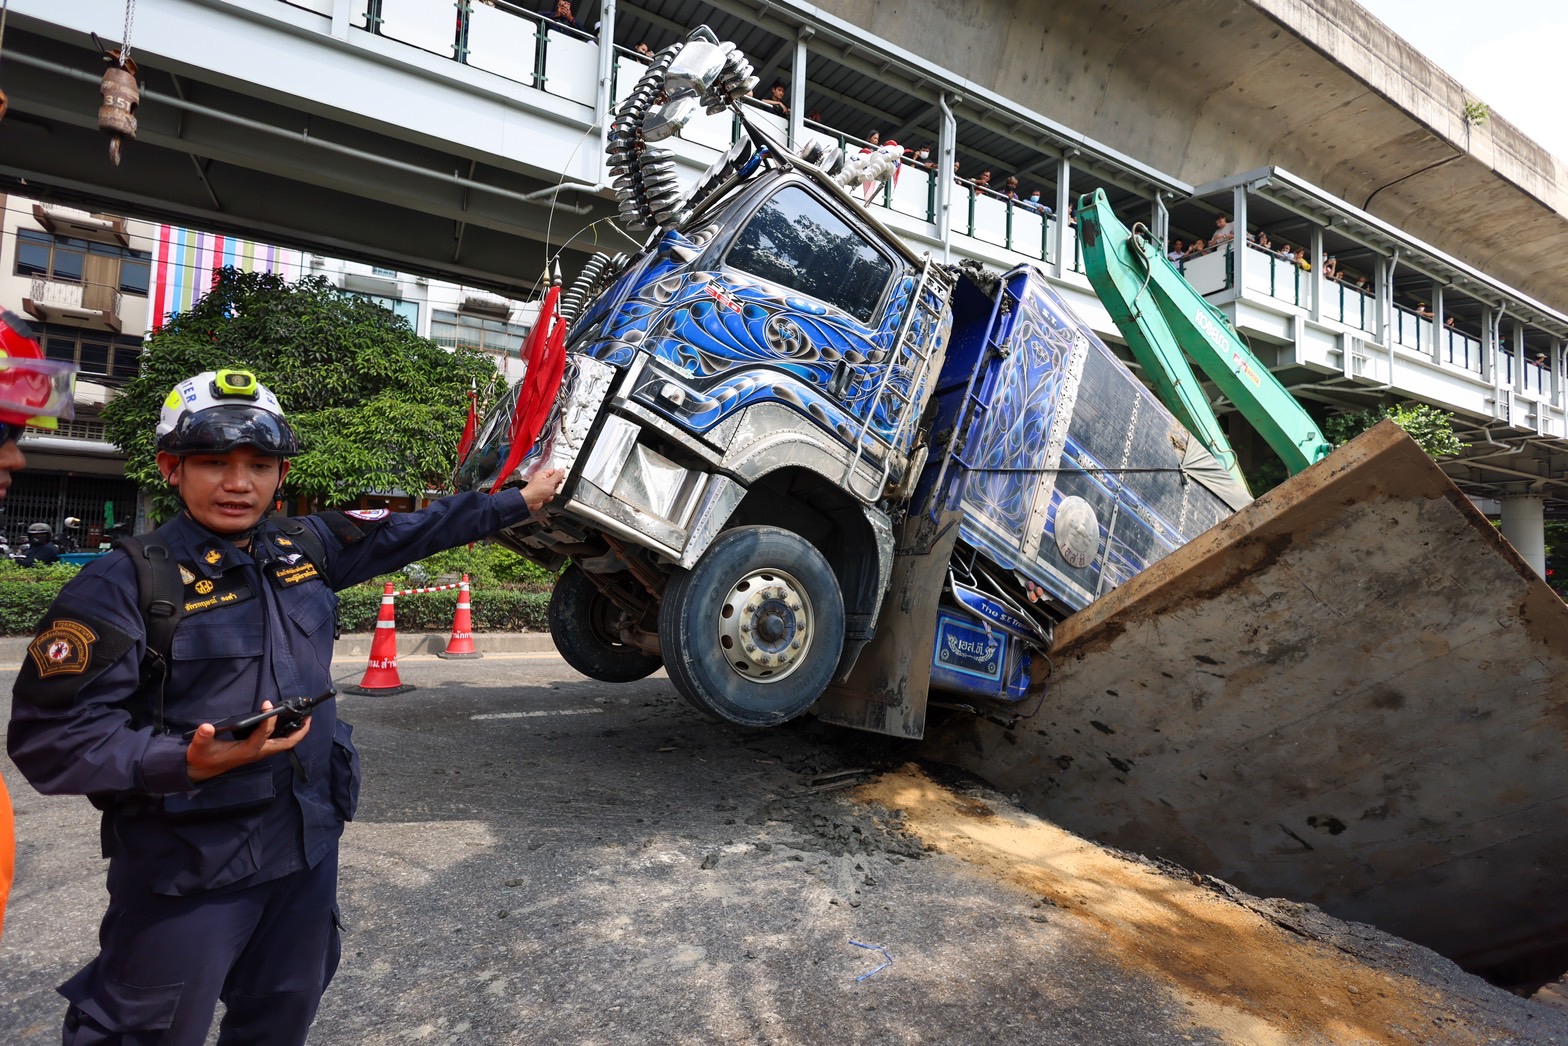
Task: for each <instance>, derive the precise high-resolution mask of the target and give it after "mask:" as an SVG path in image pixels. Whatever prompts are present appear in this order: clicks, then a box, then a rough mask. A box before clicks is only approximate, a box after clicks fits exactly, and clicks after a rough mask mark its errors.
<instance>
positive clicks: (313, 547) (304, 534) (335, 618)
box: [272, 516, 343, 640]
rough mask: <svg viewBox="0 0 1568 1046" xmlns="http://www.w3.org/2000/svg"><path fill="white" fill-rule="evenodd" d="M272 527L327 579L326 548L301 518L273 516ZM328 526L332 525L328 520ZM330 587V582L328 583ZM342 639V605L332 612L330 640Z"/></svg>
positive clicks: (317, 535) (318, 536)
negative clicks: (290, 542) (292, 543)
mask: <svg viewBox="0 0 1568 1046" xmlns="http://www.w3.org/2000/svg"><path fill="white" fill-rule="evenodd" d="M318 518H319V517H318ZM272 525H273V526H274V527H276V528H277V529H278V532H279V533H281V534H282V535H284V536H285V537H287V538H288V539H289V540H290V541H292V542H294V544H295V546H297V547H298V548H299V550H300V552H301V553H303V554H304V556H305V558H306V559H308V560H310V561H311V562H312V563H314V564H316V569H317V570H319V571H321V576H322V577H323V578H325V577H327V546H326V544H325V543H324V542H323V541H322V540H321V535H320V534H318V533H316V532H315V531H314V530H313V529H311V528H310V527H309V526H308V525H307V524H306V523H305V520H304V517H302V516H273V517H272ZM327 525H328V526H331V525H332V523H331V521H330V520H329V521H328V524H327ZM328 584H329V585H330V582H329V583H328ZM342 637H343V605H342V604H341V603H339V604H337V606H336V608H335V609H334V610H333V611H332V638H333V639H334V640H337V639H341V638H342Z"/></svg>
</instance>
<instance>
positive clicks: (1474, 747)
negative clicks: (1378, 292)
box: [922, 423, 1568, 973]
mask: <svg viewBox="0 0 1568 1046" xmlns="http://www.w3.org/2000/svg"><path fill="white" fill-rule="evenodd" d="M1052 657H1053V660H1054V662H1055V671H1054V674H1053V676H1052V678H1051V680H1050V690H1049V693H1048V694H1047V695H1046V698H1045V702H1044V705H1043V707H1042V708H1041V709H1040V711H1039V713H1038V714H1037V715H1035V716H1034V717H1033V718H1031V719H1029V720H1026V721H1021V722H1018V723H1016V724H1015V725H1014V726H1013V728H1011V729H1009V728H1006V727H1004V726H1002V725H999V724H997V723H993V722H990V721H987V720H984V719H980V718H974V717H963V718H959V717H954V718H949V719H947V720H945V721H942V722H935V721H934V722H933V724H932V728H931V730H930V732H929V737H928V740H927V742H926V743H925V744H924V745H923V746H922V751H923V754H925V755H927V756H928V757H931V758H934V759H938V760H943V761H946V762H950V763H955V764H958V765H961V766H963V767H965V768H968V769H970V770H972V771H973V772H975V773H977V774H979V775H980V776H981V777H983V778H985V779H986V780H987V781H989V782H990V783H991V784H992V785H994V786H995V787H997V788H999V789H1001V790H1002V791H1004V792H1009V793H1017V794H1018V795H1020V796H1021V798H1022V801H1023V802H1024V804H1025V805H1026V806H1028V807H1030V808H1031V809H1032V810H1033V811H1034V812H1036V813H1039V814H1041V815H1043V816H1046V817H1049V818H1051V819H1053V820H1055V821H1056V822H1058V823H1059V824H1061V825H1063V826H1064V827H1066V828H1068V829H1070V830H1072V831H1076V832H1079V833H1081V834H1083V835H1086V836H1089V837H1091V838H1094V839H1096V840H1099V841H1101V842H1104V843H1108V844H1111V845H1113V846H1118V847H1122V848H1125V849H1128V850H1133V851H1137V852H1139V853H1143V854H1146V855H1148V856H1151V857H1158V858H1166V859H1169V860H1172V861H1175V862H1177V863H1179V864H1181V865H1184V866H1185V867H1187V868H1190V869H1193V870H1195V871H1197V872H1202V873H1206V874H1210V875H1214V876H1217V877H1219V878H1222V879H1225V880H1228V881H1230V882H1233V883H1235V884H1237V885H1238V886H1241V887H1243V888H1245V889H1247V890H1250V891H1252V892H1254V893H1258V894H1263V895H1266V896H1268V895H1277V896H1284V897H1288V898H1291V899H1294V900H1298V901H1307V902H1311V903H1314V904H1317V905H1319V906H1320V907H1322V908H1323V909H1325V910H1326V911H1328V912H1330V913H1332V914H1334V915H1337V916H1340V917H1341V918H1346V919H1352V920H1357V921H1362V922H1369V923H1373V924H1375V925H1377V926H1379V927H1381V928H1382V929H1385V930H1388V931H1390V932H1392V933H1395V934H1398V935H1400V936H1403V937H1406V938H1408V939H1411V940H1414V941H1416V942H1419V943H1421V944H1424V945H1427V946H1429V947H1431V948H1433V949H1435V950H1437V951H1439V952H1441V953H1443V954H1444V955H1447V956H1449V957H1450V958H1452V959H1454V960H1456V961H1457V962H1459V963H1460V964H1461V965H1463V966H1465V967H1467V968H1468V969H1470V970H1472V971H1475V972H1494V973H1497V972H1499V971H1501V970H1504V969H1509V968H1512V969H1514V970H1517V969H1519V968H1521V965H1524V966H1528V965H1530V964H1531V963H1535V962H1548V961H1552V960H1553V959H1554V958H1555V959H1563V958H1564V956H1568V950H1565V949H1568V907H1565V906H1564V904H1563V900H1564V895H1565V893H1568V887H1565V886H1564V879H1563V873H1562V870H1563V868H1565V867H1568V683H1565V680H1568V606H1565V605H1564V603H1563V601H1562V600H1561V599H1559V598H1558V597H1557V596H1556V595H1555V594H1554V593H1553V592H1552V591H1551V589H1550V588H1548V587H1547V585H1546V584H1545V583H1544V582H1543V581H1542V580H1541V579H1540V578H1539V577H1537V576H1536V574H1535V573H1534V571H1532V570H1531V569H1530V567H1529V566H1528V565H1527V564H1526V563H1525V562H1524V560H1522V559H1521V558H1520V557H1519V556H1518V554H1517V553H1516V552H1515V551H1514V550H1513V548H1512V546H1510V545H1508V544H1507V542H1505V541H1504V540H1503V539H1502V538H1501V537H1500V536H1499V534H1498V533H1497V531H1496V530H1495V528H1493V526H1492V525H1491V524H1490V523H1489V522H1488V521H1487V519H1486V518H1485V517H1484V516H1482V515H1481V513H1480V512H1479V511H1477V510H1476V508H1475V507H1474V506H1473V505H1472V504H1471V503H1470V502H1469V500H1468V499H1467V498H1466V497H1465V496H1464V495H1463V494H1462V493H1461V492H1460V491H1459V489H1458V488H1457V487H1455V486H1454V485H1453V484H1452V483H1451V482H1450V481H1449V480H1448V478H1447V477H1446V476H1444V475H1443V473H1442V472H1441V470H1440V469H1438V468H1437V466H1436V465H1435V464H1434V463H1433V462H1432V461H1431V460H1430V459H1429V458H1428V457H1427V456H1426V455H1425V454H1424V453H1423V452H1422V451H1421V450H1420V448H1419V447H1417V446H1416V444H1415V443H1414V442H1413V441H1411V440H1410V439H1409V438H1408V437H1407V436H1405V435H1404V433H1403V432H1401V431H1400V430H1399V429H1397V428H1395V427H1394V426H1393V425H1392V424H1391V423H1384V424H1383V425H1380V426H1378V427H1377V428H1375V429H1373V430H1371V431H1370V432H1368V433H1366V434H1364V435H1362V436H1361V437H1360V438H1358V439H1357V440H1355V441H1354V442H1352V443H1350V444H1348V445H1346V446H1345V447H1342V448H1340V449H1339V450H1337V451H1335V452H1334V453H1333V454H1331V455H1330V456H1329V457H1328V458H1326V459H1325V460H1324V461H1322V462H1320V463H1318V464H1317V465H1314V466H1313V467H1311V468H1309V469H1307V470H1306V471H1304V472H1302V473H1300V474H1299V475H1297V476H1295V477H1294V478H1292V479H1291V480H1289V481H1287V482H1286V483H1284V484H1282V485H1281V486H1280V487H1278V488H1277V489H1275V490H1273V491H1271V492H1270V493H1268V494H1267V495H1265V496H1264V497H1262V498H1260V499H1259V500H1258V501H1256V502H1255V503H1254V504H1252V505H1250V506H1248V507H1247V508H1244V509H1243V510H1241V511H1240V512H1238V513H1237V514H1236V515H1234V516H1232V517H1231V518H1229V519H1228V520H1226V521H1225V522H1223V523H1221V524H1219V525H1218V526H1216V527H1214V528H1212V529H1211V530H1209V531H1207V532H1206V533H1204V534H1202V535H1200V536H1199V537H1198V538H1196V539H1195V540H1193V541H1192V542H1190V543H1188V544H1187V545H1185V546H1183V547H1182V548H1180V549H1177V550H1176V551H1175V552H1173V553H1171V554H1170V555H1169V556H1167V557H1166V558H1165V559H1163V560H1161V561H1160V562H1158V563H1156V564H1154V565H1153V566H1151V567H1149V568H1148V569H1146V570H1144V571H1142V572H1141V573H1139V574H1138V575H1136V576H1135V577H1133V578H1132V579H1131V580H1129V581H1128V582H1127V583H1125V584H1123V585H1122V586H1121V587H1119V588H1117V589H1116V590H1115V591H1113V592H1111V593H1109V594H1107V595H1106V596H1104V597H1102V598H1100V599H1099V600H1097V601H1095V602H1094V603H1092V604H1090V605H1089V606H1088V607H1086V608H1085V609H1083V610H1082V611H1080V612H1079V613H1077V614H1075V615H1073V616H1072V617H1070V618H1068V619H1067V620H1066V621H1064V622H1063V623H1061V624H1060V625H1059V626H1058V627H1057V629H1056V643H1055V646H1054V648H1053V650H1052ZM1041 683H1042V681H1041V680H1039V679H1036V681H1035V685H1036V686H1037V687H1038V686H1039V685H1040V684H1041ZM1561 968H1562V962H1561V961H1558V962H1557V964H1556V966H1555V969H1557V970H1560V969H1561Z"/></svg>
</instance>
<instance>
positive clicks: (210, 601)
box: [185, 570, 256, 614]
mask: <svg viewBox="0 0 1568 1046" xmlns="http://www.w3.org/2000/svg"><path fill="white" fill-rule="evenodd" d="M255 595H256V593H254V592H252V591H251V588H250V585H248V584H246V583H245V576H244V575H243V574H242V573H240V572H239V571H238V570H236V571H232V572H230V573H228V574H219V575H218V576H217V577H203V578H196V579H195V580H194V581H191V582H188V583H187V584H186V585H185V612H186V613H187V614H201V613H204V612H206V611H208V610H217V609H218V608H219V607H227V606H233V605H234V604H235V603H243V602H245V600H247V599H253V598H255Z"/></svg>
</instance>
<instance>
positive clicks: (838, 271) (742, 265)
mask: <svg viewBox="0 0 1568 1046" xmlns="http://www.w3.org/2000/svg"><path fill="white" fill-rule="evenodd" d="M727 261H728V262H729V264H730V265H731V266H733V267H734V268H737V269H739V270H741V271H742V272H746V273H750V274H751V275H753V276H760V277H761V278H763V279H765V280H768V281H770V282H772V283H776V284H779V285H780V286H782V287H787V288H789V289H790V290H793V291H798V292H799V293H801V294H808V295H810V296H811V297H813V298H816V299H817V300H818V301H821V302H825V303H827V304H828V305H832V306H834V307H835V308H839V309H842V310H844V311H845V312H847V313H849V314H850V315H851V316H853V317H855V318H856V319H858V320H860V321H861V322H862V323H869V322H870V321H871V319H872V317H873V316H874V315H875V314H876V308H877V303H878V302H879V301H881V300H882V291H883V290H884V289H885V288H886V287H887V281H888V278H889V277H890V276H892V274H893V263H892V262H890V261H889V260H888V259H887V257H886V256H885V255H883V254H882V253H881V252H880V251H878V250H877V249H876V248H875V247H873V246H872V245H871V243H870V241H868V240H867V239H865V237H863V236H861V235H860V234H859V233H857V232H855V230H854V229H852V228H850V227H849V223H847V222H846V221H844V219H842V218H840V217H839V216H838V215H836V214H834V213H833V212H832V211H831V210H829V209H828V207H827V205H826V204H824V203H822V201H820V200H818V199H817V198H816V197H814V196H812V195H811V194H810V193H808V192H806V191H805V190H804V189H802V188H800V187H799V186H793V185H792V186H789V187H787V188H785V189H782V190H780V191H779V192H777V193H775V194H774V195H773V197H772V198H771V199H769V200H768V201H767V202H766V203H764V204H763V205H762V206H761V207H760V208H759V209H758V210H757V213H756V214H754V215H752V216H751V221H749V222H748V223H747V224H746V227H745V229H743V230H742V231H741V234H740V236H738V237H737V238H736V240H735V245H734V246H733V247H731V248H730V253H729V258H728V259H727Z"/></svg>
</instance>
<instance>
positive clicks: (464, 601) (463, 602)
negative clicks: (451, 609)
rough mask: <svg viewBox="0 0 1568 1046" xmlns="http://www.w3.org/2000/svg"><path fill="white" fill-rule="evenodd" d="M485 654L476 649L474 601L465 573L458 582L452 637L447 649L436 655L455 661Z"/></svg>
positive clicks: (448, 641) (447, 643)
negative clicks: (470, 594)
mask: <svg viewBox="0 0 1568 1046" xmlns="http://www.w3.org/2000/svg"><path fill="white" fill-rule="evenodd" d="M484 656H485V655H483V654H481V653H480V652H479V651H478V650H476V649H474V618H473V602H472V599H471V597H470V596H469V592H468V575H467V574H464V575H463V580H461V581H459V582H458V583H457V613H456V614H455V615H453V617H452V638H450V639H448V640H447V642H446V649H445V650H441V651H437V653H436V657H444V658H446V659H447V660H449V661H455V660H472V659H474V658H476V657H484Z"/></svg>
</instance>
